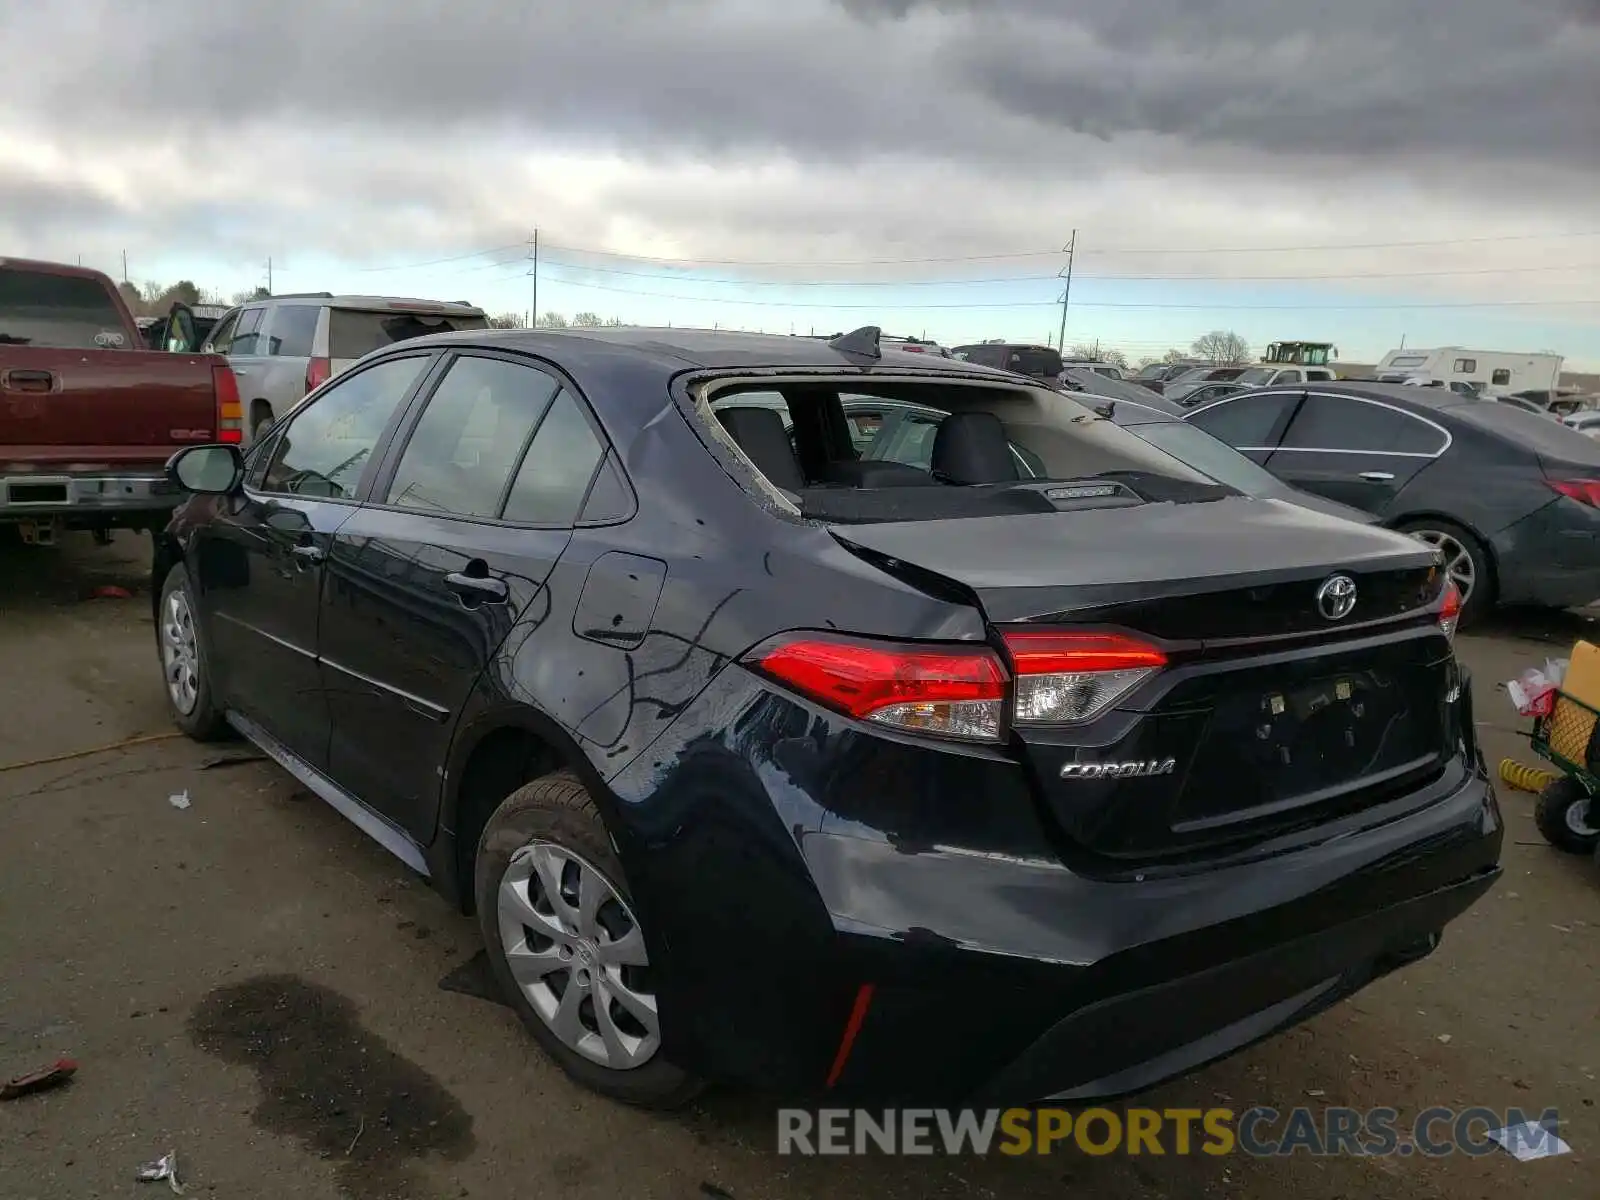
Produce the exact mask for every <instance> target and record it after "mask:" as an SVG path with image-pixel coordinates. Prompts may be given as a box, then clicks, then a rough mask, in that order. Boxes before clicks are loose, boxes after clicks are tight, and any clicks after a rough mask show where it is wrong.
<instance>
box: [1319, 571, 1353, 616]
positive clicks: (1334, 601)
mask: <svg viewBox="0 0 1600 1200" xmlns="http://www.w3.org/2000/svg"><path fill="white" fill-rule="evenodd" d="M1355 606H1356V581H1355V580H1354V579H1351V578H1350V576H1348V575H1330V576H1328V578H1326V579H1324V580H1323V581H1322V586H1321V587H1319V588H1318V589H1317V611H1318V612H1320V613H1321V614H1322V615H1323V616H1325V617H1327V618H1328V620H1330V621H1339V620H1343V619H1344V618H1345V617H1348V616H1349V615H1350V612H1351V610H1352V609H1354V608H1355Z"/></svg>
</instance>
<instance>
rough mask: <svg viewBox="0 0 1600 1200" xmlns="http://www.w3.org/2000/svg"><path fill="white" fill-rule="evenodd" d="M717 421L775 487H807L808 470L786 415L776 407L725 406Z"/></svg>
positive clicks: (795, 488) (794, 488)
mask: <svg viewBox="0 0 1600 1200" xmlns="http://www.w3.org/2000/svg"><path fill="white" fill-rule="evenodd" d="M717 420H719V421H721V422H722V427H723V428H724V429H726V430H727V431H728V436H730V437H731V438H733V440H734V441H735V442H737V443H739V449H741V450H743V451H744V452H745V456H746V457H748V458H749V459H750V461H751V462H753V463H754V464H755V465H756V470H758V471H760V472H761V473H762V474H763V475H765V476H766V477H767V480H768V482H769V483H771V484H772V486H773V487H776V488H782V489H783V490H784V491H786V492H798V491H799V490H800V489H801V488H803V487H805V486H806V477H805V473H804V472H803V471H801V470H800V460H799V459H797V458H796V457H795V456H794V445H793V443H791V442H790V441H789V433H788V431H787V430H786V429H784V427H783V418H782V417H780V416H779V415H778V414H777V413H776V412H775V411H774V410H772V409H770V408H756V407H753V406H752V407H750V408H722V409H718V410H717Z"/></svg>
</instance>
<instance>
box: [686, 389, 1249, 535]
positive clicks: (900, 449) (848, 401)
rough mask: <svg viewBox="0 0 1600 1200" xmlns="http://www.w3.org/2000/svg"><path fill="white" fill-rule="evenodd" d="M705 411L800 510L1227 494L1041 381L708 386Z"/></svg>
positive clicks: (850, 511)
mask: <svg viewBox="0 0 1600 1200" xmlns="http://www.w3.org/2000/svg"><path fill="white" fill-rule="evenodd" d="M701 411H702V414H703V416H704V417H705V419H708V420H711V421H714V422H715V423H716V425H717V427H718V428H717V434H718V435H719V436H720V437H721V439H722V440H723V442H724V444H725V445H728V446H729V447H730V448H734V447H736V448H737V450H738V451H739V452H740V454H741V456H742V457H743V458H744V459H745V461H746V462H747V464H749V465H751V466H753V467H754V468H755V469H756V471H757V472H759V474H760V476H761V478H762V480H763V481H764V482H765V483H766V484H767V485H768V486H769V487H771V488H774V489H776V490H777V491H779V492H780V493H782V494H783V495H784V496H785V497H787V498H788V499H789V500H790V502H791V503H793V504H794V505H795V507H797V508H798V509H799V510H800V512H801V513H802V514H805V515H810V516H815V517H819V518H821V519H826V520H831V521H882V520H895V521H906V520H936V519H941V518H948V517H953V516H980V515H992V514H1000V513H1008V512H1033V511H1054V510H1058V509H1059V508H1060V507H1061V502H1062V501H1063V500H1064V499H1066V500H1072V501H1079V500H1096V501H1107V502H1113V501H1114V502H1118V503H1122V502H1126V503H1141V502H1148V503H1157V502H1166V501H1171V502H1189V501H1201V500H1211V499H1218V498H1220V497H1222V496H1224V495H1232V494H1234V493H1233V491H1232V489H1230V488H1228V487H1226V486H1221V485H1218V484H1217V483H1216V481H1214V480H1213V479H1211V478H1210V477H1208V476H1206V475H1203V474H1201V473H1200V472H1198V471H1196V470H1194V469H1193V468H1191V467H1189V466H1187V465H1185V464H1184V463H1183V462H1181V461H1179V460H1178V459H1177V458H1174V457H1173V456H1172V455H1170V454H1167V453H1166V452H1164V451H1163V450H1161V449H1160V448H1158V447H1157V446H1154V445H1152V444H1150V443H1149V442H1147V441H1145V440H1144V439H1142V438H1139V437H1137V436H1135V435H1134V434H1131V433H1129V432H1128V431H1127V430H1125V429H1122V428H1121V427H1119V426H1117V425H1116V424H1114V423H1113V422H1111V421H1109V420H1107V419H1106V418H1104V417H1102V416H1100V415H1099V414H1098V413H1096V412H1094V411H1092V410H1091V409H1089V408H1087V407H1085V406H1084V405H1082V404H1080V403H1078V402H1077V401H1075V400H1073V399H1071V398H1070V397H1068V396H1064V395H1062V394H1061V393H1059V392H1056V391H1053V390H1050V389H1046V388H1040V387H1029V386H1016V387H995V386H988V385H969V384H964V383H953V382H949V381H942V380H941V381H930V380H926V379H901V380H898V381H897V380H895V379H894V378H892V377H873V378H871V379H869V380H864V379H863V378H862V377H860V376H855V377H851V378H849V379H847V380H846V379H840V380H830V379H822V378H817V379H804V380H796V381H794V382H774V381H763V382H761V383H756V382H754V381H751V382H748V383H738V382H732V381H730V382H728V383H726V384H719V385H715V386H714V388H713V391H712V394H711V397H710V400H709V403H708V404H707V406H706V407H705V408H703V409H702V410H701ZM863 417H868V418H870V420H869V421H867V422H864V421H863V420H862V418H863ZM869 429H870V433H869ZM1056 485H1071V486H1064V487H1063V486H1056ZM1080 485H1081V486H1080Z"/></svg>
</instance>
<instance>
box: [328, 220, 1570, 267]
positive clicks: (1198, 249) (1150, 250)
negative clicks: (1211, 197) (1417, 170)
mask: <svg viewBox="0 0 1600 1200" xmlns="http://www.w3.org/2000/svg"><path fill="white" fill-rule="evenodd" d="M1592 237H1600V230H1569V231H1565V232H1561V233H1507V234H1491V235H1487V236H1483V237H1463V238H1434V239H1427V240H1417V241H1402V242H1329V243H1324V244H1321V245H1304V244H1298V245H1288V246H1173V247H1167V248H1160V247H1154V246H1100V247H1098V248H1097V249H1095V250H1094V251H1092V252H1090V253H1093V254H1100V255H1109V254H1293V253H1299V252H1302V251H1326V250H1396V249H1402V248H1408V247H1420V246H1472V245H1484V244H1488V243H1494V242H1529V241H1548V240H1551V239H1558V238H1592ZM525 247H526V243H525V242H513V243H509V244H507V245H504V246H491V247H489V248H488V249H484V250H472V251H469V252H467V253H465V254H455V255H450V256H449V257H446V258H431V259H423V260H421V261H418V262H406V263H389V264H386V265H382V266H375V267H361V268H358V269H359V270H362V271H405V270H412V269H415V268H419V267H432V266H439V265H441V264H444V263H452V262H464V261H466V260H468V259H472V258H483V257H485V256H487V255H490V254H500V253H504V252H506V251H509V250H523V249H525ZM544 248H545V249H546V250H558V251H565V252H566V253H568V254H588V255H593V256H595V257H599V258H620V259H626V260H628V261H631V262H654V263H679V264H685V265H696V264H698V265H701V266H745V267H848V266H896V265H906V264H913V263H951V262H995V261H999V260H1002V259H1015V258H1056V257H1059V256H1060V254H1061V251H1060V250H1059V249H1055V248H1050V249H1038V250H1011V251H1003V252H996V253H991V254H938V255H926V256H921V257H907V258H840V259H757V258H675V257H670V256H664V255H651V254H636V253H630V252H627V251H622V250H605V249H602V248H600V247H598V246H572V245H564V244H561V243H559V242H545V243H544Z"/></svg>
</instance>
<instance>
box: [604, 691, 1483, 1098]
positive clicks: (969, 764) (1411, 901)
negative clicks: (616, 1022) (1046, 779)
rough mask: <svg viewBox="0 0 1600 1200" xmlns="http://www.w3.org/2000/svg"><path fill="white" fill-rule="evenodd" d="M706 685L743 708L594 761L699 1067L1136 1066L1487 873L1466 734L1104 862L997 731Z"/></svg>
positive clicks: (1166, 1069)
mask: <svg viewBox="0 0 1600 1200" xmlns="http://www.w3.org/2000/svg"><path fill="white" fill-rule="evenodd" d="M726 684H727V679H726V676H725V677H724V678H723V679H719V680H718V682H717V683H716V684H713V686H712V687H711V688H709V689H708V690H707V692H706V693H705V694H703V695H702V697H701V699H700V700H698V701H696V703H695V705H693V706H691V709H698V708H699V706H700V705H701V704H706V705H709V706H710V707H711V708H713V709H715V710H717V711H719V712H720V713H721V714H722V715H723V716H724V718H726V716H727V714H729V713H730V712H735V713H736V712H739V711H741V710H743V712H744V714H745V715H744V716H742V717H739V718H737V719H736V720H734V721H732V722H730V723H729V725H728V726H727V728H728V729H729V730H730V732H729V733H726V734H722V735H719V736H718V737H717V738H716V739H715V740H716V741H718V742H720V744H719V745H712V744H711V740H709V739H707V738H705V737H704V736H700V737H695V738H687V737H686V741H685V742H684V744H683V746H682V748H681V753H682V757H681V758H680V757H679V753H680V752H679V751H678V750H675V749H674V748H673V747H672V746H670V745H669V744H668V742H670V740H671V739H668V742H662V743H658V744H657V745H656V746H653V747H652V748H651V751H650V753H649V754H647V755H644V756H642V759H643V760H647V761H648V768H643V767H641V772H640V775H639V776H638V777H637V778H635V777H634V776H632V774H631V773H630V772H625V773H624V774H623V776H621V777H619V778H618V779H615V780H613V781H612V782H613V783H614V784H615V785H617V787H618V793H617V797H616V798H617V799H618V800H619V801H621V804H620V810H621V812H620V814H619V816H620V821H621V823H622V824H623V825H624V826H626V827H627V828H628V834H627V836H625V837H624V838H623V839H622V840H621V844H622V849H623V855H624V861H625V863H626V865H627V869H628V874H629V879H630V883H631V884H632V885H633V887H634V891H635V895H636V897H637V899H638V900H639V902H640V905H641V909H642V911H643V914H644V921H645V925H646V930H647V937H651V944H652V950H651V961H652V962H653V963H654V962H659V963H660V964H661V976H660V986H659V990H658V995H659V998H660V1005H661V1009H660V1011H661V1013H662V1021H663V1033H664V1037H665V1039H666V1049H667V1053H668V1056H669V1057H670V1058H672V1059H673V1061H676V1062H679V1063H680V1064H681V1065H683V1066H684V1067H686V1068H688V1069H690V1070H693V1071H695V1072H697V1073H700V1074H703V1075H707V1076H709V1077H712V1078H716V1079H722V1080H726V1081H730V1082H736V1083H740V1084H743V1085H746V1086H752V1087H756V1088H762V1089H767V1090H771V1091H775V1092H781V1093H783V1094H786V1095H811V1096H816V1097H819V1098H821V1097H826V1098H827V1099H828V1102H829V1103H836V1102H837V1103H868V1102H878V1103H896V1104H904V1103H909V1102H913V1101H915V1102H919V1103H935V1104H957V1103H983V1104H998V1103H1029V1102H1035V1101H1039V1100H1043V1099H1045V1098H1049V1097H1064V1098H1070V1099H1073V1100H1078V1099H1087V1098H1089V1097H1093V1096H1110V1095H1115V1094H1120V1093H1124V1092H1127V1091H1131V1090H1135V1089H1140V1088H1144V1087H1146V1086H1149V1085H1151V1084H1154V1083H1156V1082H1158V1081H1159V1080H1161V1079H1164V1078H1167V1077H1169V1076H1172V1075H1177V1074H1182V1073H1184V1072H1186V1071H1188V1070H1191V1069H1193V1068H1194V1067H1196V1066H1198V1065H1200V1064H1202V1063H1205V1062H1208V1061H1211V1060H1212V1059H1215V1058H1218V1057H1221V1056H1223V1055H1226V1054H1229V1053H1232V1052H1233V1051H1235V1050H1237V1049H1239V1048H1240V1047H1242V1046H1244V1045H1247V1044H1249V1043H1250V1042H1253V1041H1255V1040H1257V1039H1259V1038H1261V1037H1265V1036H1267V1035H1269V1034H1271V1033H1272V1032H1274V1031H1276V1030H1278V1029H1280V1028H1282V1027H1284V1026H1286V1025H1289V1024H1293V1023H1295V1022H1296V1021H1299V1020H1302V1019H1304V1017H1305V1016H1307V1015H1308V1014H1309V1013H1311V1012H1314V1011H1316V1010H1318V1009H1319V1008H1321V1007H1325V1006H1326V1005H1328V1004H1332V1003H1334V1002H1336V1001H1337V1000H1338V999H1340V998H1342V997H1344V996H1346V995H1349V994H1350V993H1352V992H1353V991H1355V990H1357V989H1359V988H1360V987H1363V986H1365V984H1366V983H1368V982H1370V981H1371V980H1372V979H1375V978H1377V977H1379V976H1381V975H1382V974H1384V973H1386V972H1387V971H1389V970H1391V969H1393V968H1394V967H1395V966H1396V965H1398V964H1400V963H1402V962H1405V961H1409V960H1410V959H1411V958H1414V957H1417V956H1419V955H1420V954H1423V953H1426V952H1427V951H1428V950H1430V949H1431V948H1432V946H1433V945H1434V944H1435V943H1436V942H1437V939H1438V935H1439V933H1440V931H1441V930H1442V928H1443V926H1444V925H1445V924H1446V923H1448V922H1449V921H1450V920H1452V919H1453V918H1454V917H1456V916H1457V915H1458V914H1459V913H1461V912H1462V911H1463V910H1464V909H1465V908H1466V907H1467V906H1468V905H1470V904H1471V903H1472V902H1473V901H1474V900H1475V899H1477V897H1478V896H1480V895H1481V894H1482V893H1483V892H1484V891H1485V890H1486V889H1487V888H1488V887H1489V886H1490V885H1491V884H1492V883H1493V881H1494V879H1495V878H1496V877H1497V876H1498V873H1499V867H1498V861H1499V854H1500V845H1501V839H1502V836H1503V834H1502V826H1501V819H1500V814H1499V809H1498V806H1497V804H1496V800H1495V795H1494V791H1493V788H1492V786H1491V783H1490V780H1489V778H1488V774H1487V771H1486V770H1485V768H1484V766H1483V763H1482V761H1481V757H1480V755H1479V754H1478V752H1477V750H1476V748H1475V747H1474V746H1472V745H1470V744H1465V745H1463V746H1461V748H1460V753H1459V755H1458V756H1457V757H1456V758H1455V759H1453V760H1451V763H1450V766H1449V769H1448V770H1447V771H1446V773H1445V775H1444V776H1443V777H1441V778H1439V779H1436V780H1435V781H1434V782H1433V783H1431V784H1429V785H1428V786H1427V787H1425V788H1422V789H1419V790H1418V791H1417V792H1416V793H1415V794H1412V795H1409V796H1403V797H1395V798H1393V799H1391V800H1390V801H1388V802H1387V803H1385V804H1384V805H1383V807H1382V810H1381V811H1380V810H1377V809H1372V810H1367V811H1365V812H1360V813H1355V814H1351V815H1349V816H1348V817H1346V818H1344V819H1343V820H1342V821H1341V822H1336V823H1330V824H1329V825H1327V826H1325V827H1323V828H1320V829H1318V830H1317V831H1316V832H1315V834H1308V833H1306V832H1304V831H1300V832H1299V833H1297V834H1295V835H1293V836H1292V837H1291V836H1289V835H1285V837H1283V838H1282V839H1281V840H1280V843H1278V844H1273V843H1265V844H1261V845H1257V846H1253V847H1251V848H1250V849H1249V850H1248V851H1237V852H1235V854H1234V856H1233V857H1232V858H1230V859H1226V860H1220V859H1212V860H1206V861H1192V862H1187V863H1178V864H1172V865H1168V866H1165V867H1159V868H1158V867H1154V866H1147V867H1143V868H1138V869H1132V868H1129V869H1122V868H1120V867H1116V864H1109V865H1108V864H1103V863H1102V864H1100V866H1101V867H1104V868H1106V870H1102V871H1098V872H1097V870H1096V869H1095V868H1094V867H1093V866H1092V864H1086V863H1083V862H1079V861H1076V860H1075V859H1074V856H1073V854H1072V852H1071V851H1070V848H1068V847H1064V846H1062V845H1060V844H1059V842H1057V841H1055V840H1054V838H1053V835H1051V834H1049V833H1048V832H1047V831H1046V830H1045V829H1044V828H1043V826H1042V825H1041V824H1040V823H1039V817H1040V813H1039V810H1038V808H1037V807H1036V806H1035V805H1033V804H1032V803H1030V802H1029V800H1028V793H1027V783H1026V780H1025V778H1023V777H1022V776H1021V770H1020V768H1018V767H1017V765H1016V764H1015V763H1011V762H1007V761H1005V760H1004V758H1003V756H1000V755H991V754H989V753H987V752H978V751H974V752H972V753H970V754H961V755H956V754H947V753H944V752H939V751H928V750H926V749H913V748H911V747H909V746H905V745H902V744H901V743H899V742H898V740H897V739H889V738H880V737H877V736H872V735H862V734H861V733H860V731H859V727H858V726H854V725H853V723H850V722H847V721H845V720H844V719H843V718H837V717H834V716H831V715H828V714H825V713H822V712H820V711H818V710H814V709H810V708H809V707H806V706H802V705H799V704H797V703H795V702H793V701H790V700H786V699H780V698H777V697H772V696H768V697H766V698H765V699H763V700H759V701H757V702H756V703H755V704H754V705H750V706H748V707H747V706H746V705H745V704H743V703H740V699H741V698H739V697H736V696H735V695H733V694H731V693H732V692H737V691H738V690H739V688H738V687H737V686H734V685H728V686H727V687H725V686H724V685H726ZM695 715H696V714H695V713H694V712H692V711H691V712H690V713H686V714H685V716H686V717H690V718H691V724H693V723H694V722H693V720H692V718H693V717H694V716H695ZM1467 726H1468V728H1469V729H1470V714H1468V719H1467ZM701 728H702V729H703V728H704V726H701ZM1468 736H1470V734H1469V735H1468ZM889 743H893V744H892V746H891V747H890V751H892V753H891V752H890V751H885V749H884V746H885V744H889ZM903 756H910V757H903ZM919 758H921V759H925V760H928V761H924V762H922V763H921V764H920V765H919V763H918V759H919ZM635 785H638V786H640V787H641V789H642V793H640V794H630V792H631V789H632V788H633V787H634V786H635ZM763 810H764V811H763ZM913 826H916V827H918V828H919V833H918V835H917V836H911V835H910V834H909V833H907V832H905V830H907V829H909V828H911V827H913ZM646 844H647V845H648V849H647V850H645V851H643V853H642V855H641V847H642V846H644V845H646ZM1112 867H1116V869H1117V870H1119V871H1120V873H1116V874H1113V873H1107V871H1109V870H1110V869H1111V868H1112ZM652 931H653V936H652ZM658 947H659V956H658V949H657V948H658Z"/></svg>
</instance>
